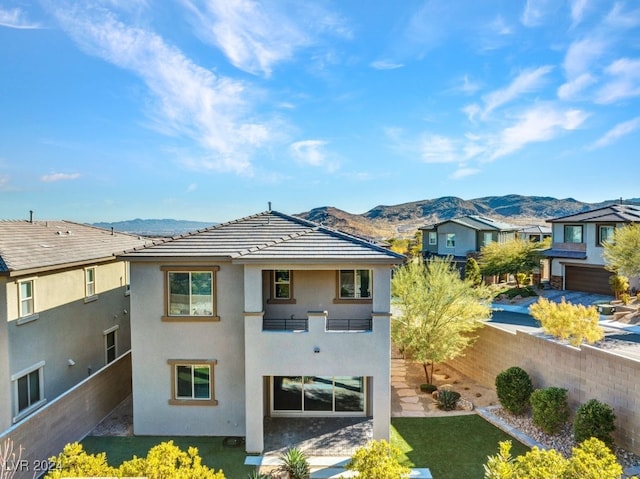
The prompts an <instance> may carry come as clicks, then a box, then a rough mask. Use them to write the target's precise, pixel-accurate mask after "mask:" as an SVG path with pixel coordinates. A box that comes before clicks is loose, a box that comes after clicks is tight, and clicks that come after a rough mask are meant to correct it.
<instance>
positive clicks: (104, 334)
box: [102, 325, 120, 364]
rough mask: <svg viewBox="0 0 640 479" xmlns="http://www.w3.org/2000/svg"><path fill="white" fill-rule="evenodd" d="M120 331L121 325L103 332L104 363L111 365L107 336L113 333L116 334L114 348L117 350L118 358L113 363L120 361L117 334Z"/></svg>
mask: <svg viewBox="0 0 640 479" xmlns="http://www.w3.org/2000/svg"><path fill="white" fill-rule="evenodd" d="M118 329H120V326H119V325H115V326H112V327H110V328H109V329H105V330H104V331H102V335H103V336H104V363H105V364H110V363H109V352H108V348H107V336H108V335H109V334H111V333H116V334H115V335H114V338H113V339H114V341H113V342H114V344H113V347H114V348H115V351H116V356H115V358H114V360H113V361H115V360H116V359H118V333H117V331H118ZM113 361H112V362H113Z"/></svg>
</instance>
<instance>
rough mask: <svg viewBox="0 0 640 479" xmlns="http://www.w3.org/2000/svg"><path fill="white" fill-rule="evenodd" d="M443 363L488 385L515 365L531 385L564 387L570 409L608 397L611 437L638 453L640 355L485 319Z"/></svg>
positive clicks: (491, 385)
mask: <svg viewBox="0 0 640 479" xmlns="http://www.w3.org/2000/svg"><path fill="white" fill-rule="evenodd" d="M448 364H450V365H451V366H453V367H454V368H455V369H457V370H458V371H460V372H462V373H463V374H465V375H467V376H469V377H471V378H473V379H475V380H477V381H479V382H480V383H482V384H484V385H486V386H489V387H494V385H495V377H496V376H497V375H498V374H499V373H500V372H501V371H503V370H505V369H507V368H509V367H511V366H520V367H521V368H523V369H524V370H525V371H527V373H529V375H530V376H531V379H532V381H533V385H534V387H535V388H543V387H549V386H556V387H562V388H565V389H567V391H568V394H569V401H570V404H571V406H572V408H573V409H574V410H575V408H576V407H578V406H579V405H580V404H584V403H585V402H586V401H588V400H589V399H592V398H595V399H597V400H599V401H602V402H604V403H607V404H609V405H610V406H611V407H613V408H614V411H615V414H616V427H617V429H616V432H615V434H614V436H615V438H616V441H617V442H618V443H619V444H620V445H622V446H623V447H625V448H628V449H630V450H632V451H634V452H636V453H640V361H637V360H633V359H630V358H628V357H623V356H619V355H616V354H612V353H610V352H606V351H602V350H600V349H597V348H594V347H591V346H588V345H584V346H582V347H581V348H574V347H571V346H567V345H563V344H559V343H557V342H554V341H550V340H548V339H545V338H543V337H539V336H534V335H531V334H528V333H523V332H521V331H518V332H516V333H512V332H509V331H505V330H503V329H500V328H497V327H495V326H492V325H486V326H485V327H484V328H482V329H481V330H480V331H479V333H478V340H477V341H476V343H475V344H474V345H473V346H471V347H470V348H468V349H467V351H465V355H464V356H463V357H460V358H457V359H455V360H453V361H450V362H449V363H448Z"/></svg>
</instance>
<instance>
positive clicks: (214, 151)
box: [51, 2, 269, 174]
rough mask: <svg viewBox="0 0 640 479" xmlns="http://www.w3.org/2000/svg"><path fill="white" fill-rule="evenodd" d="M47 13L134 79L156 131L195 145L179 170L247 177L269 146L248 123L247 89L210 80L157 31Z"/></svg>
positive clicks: (76, 13) (97, 11) (78, 12)
mask: <svg viewBox="0 0 640 479" xmlns="http://www.w3.org/2000/svg"><path fill="white" fill-rule="evenodd" d="M51 8H52V10H53V13H54V14H55V15H56V17H57V19H58V20H59V22H60V24H61V25H62V27H63V29H64V30H66V31H67V33H68V34H69V35H70V36H71V38H72V39H73V40H74V41H75V42H76V43H77V44H78V45H79V46H80V47H81V48H82V49H83V50H84V51H86V52H88V53H89V54H91V55H94V56H97V57H99V58H102V59H103V60H105V61H108V62H110V63H112V64H114V65H116V66H118V67H120V68H124V69H126V70H129V71H131V72H133V73H134V74H135V75H137V76H138V77H140V79H141V80H142V81H143V82H144V83H145V84H146V86H147V88H148V91H149V92H150V94H151V96H152V98H153V99H154V100H155V101H154V102H153V107H152V110H151V111H150V112H149V113H150V118H151V120H152V121H153V122H154V126H155V127H156V128H157V129H158V130H159V131H161V132H163V133H165V134H167V135H172V136H179V137H183V138H186V139H190V140H192V141H195V142H196V144H197V145H199V147H200V149H201V151H200V152H196V153H195V154H192V155H184V156H185V159H184V160H183V161H184V163H185V165H186V166H188V167H191V168H194V169H197V170H217V171H233V172H236V173H243V174H251V173H252V166H251V162H250V159H249V158H250V157H251V156H252V155H253V153H254V152H255V151H256V149H257V148H258V147H259V146H262V145H264V144H265V142H267V141H268V139H269V126H268V124H266V123H258V122H256V121H255V120H254V119H253V117H254V113H253V112H252V105H251V104H250V103H249V100H251V98H252V92H251V91H250V90H248V88H247V85H246V84H244V83H243V82H240V81H236V80H232V79H229V78H225V77H221V76H216V75H214V74H213V73H212V72H211V71H209V70H206V69H204V68H202V67H200V66H199V65H197V64H195V63H194V62H193V61H191V60H190V59H189V58H187V57H186V56H185V55H184V54H183V53H182V52H181V51H180V50H178V49H177V48H175V47H174V46H172V45H169V44H167V43H166V42H165V41H164V40H163V39H162V38H161V37H160V36H159V35H157V34H156V33H154V32H152V31H149V30H146V29H144V28H140V27H137V26H130V25H126V24H125V23H123V22H122V21H120V20H118V19H117V18H116V16H115V14H114V13H113V12H110V11H108V10H105V9H103V8H96V7H93V8H85V7H84V5H81V4H80V5H79V4H74V5H71V4H67V3H66V2H56V4H55V6H52V7H51Z"/></svg>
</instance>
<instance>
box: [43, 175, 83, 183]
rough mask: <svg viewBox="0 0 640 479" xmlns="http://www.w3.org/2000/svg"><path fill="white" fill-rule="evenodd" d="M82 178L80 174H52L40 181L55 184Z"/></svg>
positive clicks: (44, 176)
mask: <svg viewBox="0 0 640 479" xmlns="http://www.w3.org/2000/svg"><path fill="white" fill-rule="evenodd" d="M78 178H80V173H50V174H48V175H43V176H41V177H40V181H44V182H45V183H55V182H57V181H71V180H77V179H78Z"/></svg>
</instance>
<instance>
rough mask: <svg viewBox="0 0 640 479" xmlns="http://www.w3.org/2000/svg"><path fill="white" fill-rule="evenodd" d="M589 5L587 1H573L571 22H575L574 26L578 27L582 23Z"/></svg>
mask: <svg viewBox="0 0 640 479" xmlns="http://www.w3.org/2000/svg"><path fill="white" fill-rule="evenodd" d="M587 4H588V1H587V0H572V1H571V20H572V21H573V25H574V26H575V25H578V24H579V23H580V22H581V21H582V18H583V16H584V12H585V10H586V8H587Z"/></svg>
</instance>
